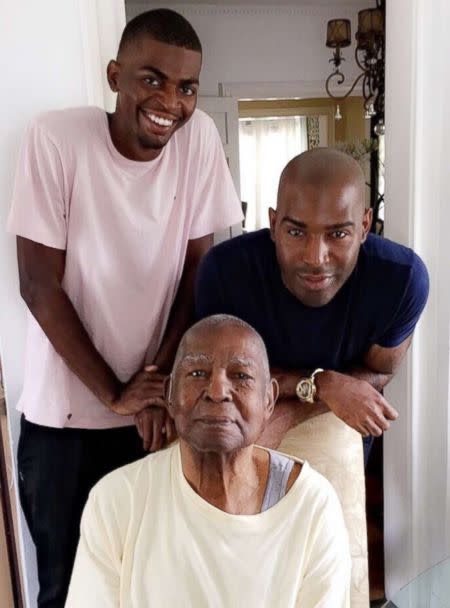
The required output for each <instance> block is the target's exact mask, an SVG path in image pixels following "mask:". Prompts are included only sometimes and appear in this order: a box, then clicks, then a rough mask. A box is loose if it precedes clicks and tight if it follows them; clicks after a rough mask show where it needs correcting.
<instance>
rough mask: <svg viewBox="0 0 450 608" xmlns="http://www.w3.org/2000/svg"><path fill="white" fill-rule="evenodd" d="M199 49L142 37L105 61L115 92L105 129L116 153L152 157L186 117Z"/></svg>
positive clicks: (195, 83)
mask: <svg viewBox="0 0 450 608" xmlns="http://www.w3.org/2000/svg"><path fill="white" fill-rule="evenodd" d="M201 63H202V56H201V53H199V52H198V51H193V50H189V49H185V48H183V47H178V46H174V45H171V44H166V43H164V42H159V41H158V40H154V39H153V38H151V37H149V36H147V35H143V36H141V37H140V38H139V39H138V40H136V42H134V43H133V44H130V45H127V46H126V48H125V49H124V51H123V52H122V53H121V54H120V55H119V57H118V60H117V61H111V62H110V63H109V65H108V82H109V85H110V87H111V89H112V90H113V91H114V92H117V93H118V96H117V105H116V110H115V112H114V114H113V115H112V117H111V122H110V129H111V136H112V138H113V141H114V144H115V145H116V147H117V148H118V150H119V152H120V153H121V154H123V155H124V156H126V157H127V158H131V159H132V160H141V161H147V160H153V159H154V158H156V157H157V156H158V154H159V153H160V152H161V150H162V148H163V147H164V146H165V145H166V144H167V142H168V141H169V139H170V138H171V137H172V135H173V134H174V133H175V131H176V130H177V129H179V128H180V127H182V126H183V125H184V124H185V123H186V122H187V121H188V120H189V118H190V117H191V116H192V113H193V112H194V110H195V106H196V103H197V89H198V82H199V75H200V68H201Z"/></svg>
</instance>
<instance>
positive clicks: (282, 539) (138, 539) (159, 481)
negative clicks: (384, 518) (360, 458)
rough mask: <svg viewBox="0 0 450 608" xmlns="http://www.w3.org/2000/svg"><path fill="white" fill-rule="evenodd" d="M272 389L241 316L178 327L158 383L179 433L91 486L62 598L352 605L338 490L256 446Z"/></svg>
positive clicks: (84, 602)
mask: <svg viewBox="0 0 450 608" xmlns="http://www.w3.org/2000/svg"><path fill="white" fill-rule="evenodd" d="M277 395H278V386H277V383H276V381H275V380H273V379H271V378H270V372H269V365H268V359H267V353H266V349H265V346H264V343H263V341H262V339H261V337H260V336H259V334H258V333H257V332H256V331H255V330H254V329H253V328H252V327H251V326H250V325H248V324H247V323H245V322H244V321H241V320H240V319H237V318H236V317H231V316H228V315H215V316H212V317H208V318H206V319H204V320H202V321H200V322H199V323H197V324H196V325H194V326H193V327H192V328H191V329H190V330H189V331H188V332H187V333H186V334H185V336H184V338H183V340H182V342H181V344H180V346H179V349H178V353H177V356H176V359H175V363H174V368H173V372H172V375H171V376H170V380H169V382H168V385H167V387H166V399H167V407H168V410H169V413H170V416H171V417H172V419H173V420H174V423H175V428H176V430H177V432H178V435H179V442H177V443H176V444H174V445H172V446H171V447H169V448H167V449H166V450H163V451H160V452H157V453H155V454H151V455H149V456H147V457H146V458H144V459H142V460H140V461H138V462H135V463H133V464H131V465H127V466H125V467H123V468H121V469H118V470H116V471H114V472H113V473H110V474H109V475H107V476H106V477H104V478H103V479H102V480H101V481H100V482H99V483H98V484H97V485H96V486H95V487H94V489H93V490H92V491H91V494H90V497H89V500H88V503H87V505H86V508H85V510H84V514H83V518H82V524H81V538H80V542H79V546H78V552H77V557H76V560H75V566H74V571H73V574H72V581H71V585H70V590H69V596H68V600H67V603H66V608H81V607H82V608H91V607H92V608H94V607H95V608H107V607H112V606H120V607H122V608H125V607H127V608H143V607H145V606H152V608H159V607H161V608H167V607H168V606H188V607H193V608H209V607H211V606H214V607H230V608H231V607H233V608H235V607H237V606H245V607H246V608H261V607H267V608H269V607H271V608H273V607H282V608H290V607H292V608H294V607H297V606H301V608H318V607H320V606H321V607H324V608H341V607H348V606H349V585H350V568H351V565H350V554H349V547H348V538H347V532H346V529H345V526H344V522H343V516H342V512H341V507H340V504H339V501H338V499H337V497H336V495H335V493H334V490H333V489H332V488H331V486H330V484H329V483H328V482H327V481H326V480H325V479H324V478H323V477H322V476H321V475H320V474H319V473H316V472H315V471H314V470H313V469H311V467H310V466H309V465H308V463H307V462H301V461H300V460H298V459H295V458H291V457H287V456H285V455H282V454H280V453H277V452H273V451H270V450H267V449H265V448H261V447H258V446H256V445H254V443H255V441H256V440H257V438H258V437H259V436H260V435H261V433H262V431H263V430H264V427H265V425H266V423H267V421H268V420H269V418H270V416H271V414H272V411H273V408H274V403H275V401H276V398H277Z"/></svg>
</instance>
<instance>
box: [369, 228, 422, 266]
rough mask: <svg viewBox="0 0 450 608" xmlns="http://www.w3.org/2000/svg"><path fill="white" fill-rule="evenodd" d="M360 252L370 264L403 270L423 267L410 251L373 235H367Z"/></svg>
mask: <svg viewBox="0 0 450 608" xmlns="http://www.w3.org/2000/svg"><path fill="white" fill-rule="evenodd" d="M362 250H363V253H364V255H365V256H366V257H367V259H368V260H369V261H370V262H371V263H373V264H379V265H380V266H386V267H388V266H389V267H391V268H392V269H395V268H398V269H405V270H408V269H410V268H414V267H416V266H420V267H424V264H423V262H422V260H421V259H420V257H419V256H418V255H417V254H416V253H415V252H414V251H413V250H412V249H410V248H409V247H405V245H401V244H400V243H396V242H395V241H391V240H390V239H387V238H384V237H381V236H378V235H375V234H369V235H368V237H367V240H366V242H365V243H364V244H363V246H362Z"/></svg>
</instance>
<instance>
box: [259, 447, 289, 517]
mask: <svg viewBox="0 0 450 608" xmlns="http://www.w3.org/2000/svg"><path fill="white" fill-rule="evenodd" d="M269 458H270V463H269V476H268V479H267V485H266V491H265V492H264V499H263V502H262V506H261V513H262V512H263V511H267V509H270V508H271V507H273V506H274V505H276V504H277V502H278V501H280V500H281V499H282V498H283V496H285V495H286V487H287V482H288V479H289V475H290V474H291V471H292V467H293V466H294V464H295V461H294V460H292V459H291V458H289V457H288V456H283V455H282V454H278V453H277V452H271V451H269Z"/></svg>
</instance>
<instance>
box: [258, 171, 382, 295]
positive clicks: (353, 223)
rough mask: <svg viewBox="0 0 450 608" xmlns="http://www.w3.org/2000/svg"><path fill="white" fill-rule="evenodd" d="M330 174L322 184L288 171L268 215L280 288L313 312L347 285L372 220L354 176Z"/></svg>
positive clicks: (358, 181) (342, 173)
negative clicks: (365, 208) (275, 204)
mask: <svg viewBox="0 0 450 608" xmlns="http://www.w3.org/2000/svg"><path fill="white" fill-rule="evenodd" d="M333 169H334V170H332V171H331V172H330V173H331V177H330V175H327V176H326V178H325V176H324V177H323V179H309V178H307V177H306V176H305V175H302V174H301V173H300V174H299V173H298V172H296V171H291V172H290V173H288V175H285V176H284V179H282V181H281V183H280V189H279V193H278V205H277V210H276V211H274V210H273V209H271V210H270V226H271V236H272V239H273V241H274V243H275V248H276V254H277V260H278V264H279V267H280V271H281V276H282V280H283V283H284V284H285V286H286V287H287V289H289V291H290V292H291V293H292V294H293V295H294V296H295V297H296V298H297V299H298V300H300V301H301V302H302V303H303V304H305V305H306V306H311V307H319V306H324V305H326V304H328V302H330V301H331V300H332V298H333V297H334V296H335V295H336V294H337V292H338V291H339V290H340V289H341V287H342V286H343V285H344V283H345V282H346V281H347V279H348V278H349V276H350V275H351V273H352V272H353V269H354V268H355V265H356V262H357V259H358V253H359V249H360V246H361V243H363V242H364V240H365V239H366V237H367V233H368V231H369V228H370V224H371V218H372V216H371V211H370V210H368V211H364V204H363V200H362V198H363V196H364V190H363V185H361V180H360V179H359V178H358V176H357V174H356V178H355V175H354V174H348V172H346V171H345V170H342V167H340V168H339V167H338V168H336V167H334V168H333ZM362 184H363V183H362Z"/></svg>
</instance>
